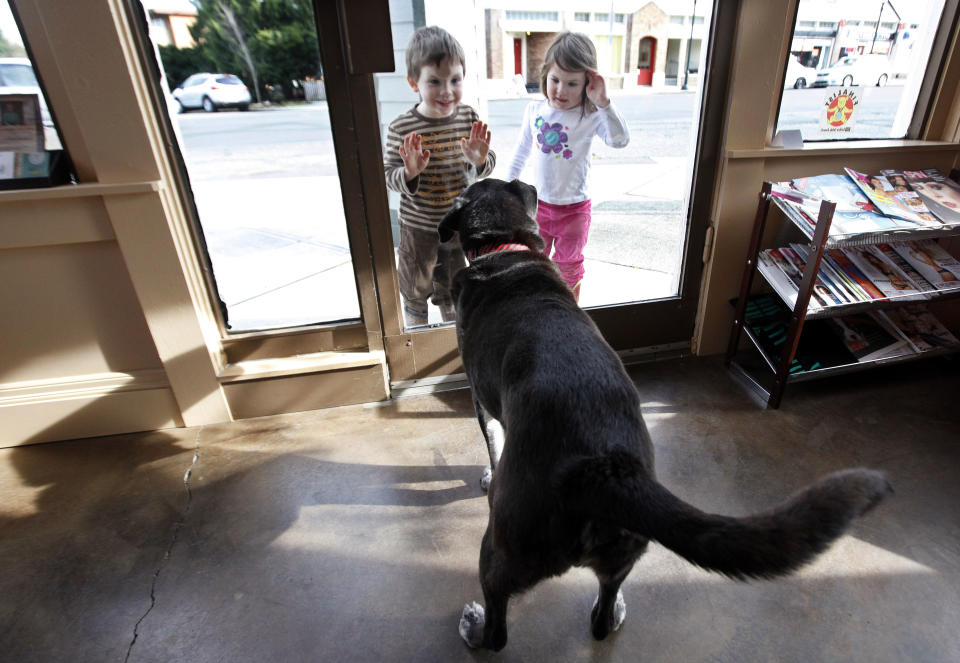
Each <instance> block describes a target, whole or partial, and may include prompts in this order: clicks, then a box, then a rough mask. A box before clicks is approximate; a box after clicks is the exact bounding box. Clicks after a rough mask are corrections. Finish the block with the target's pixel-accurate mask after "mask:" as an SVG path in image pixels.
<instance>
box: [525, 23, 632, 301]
mask: <svg viewBox="0 0 960 663" xmlns="http://www.w3.org/2000/svg"><path fill="white" fill-rule="evenodd" d="M540 89H541V91H543V92H544V95H545V97H546V98H545V99H543V100H541V101H533V102H531V103H530V104H529V105H528V106H527V108H526V110H525V111H524V114H523V124H522V125H521V126H520V142H519V144H518V145H517V150H516V152H514V155H513V161H512V162H511V163H510V171H509V177H508V179H511V180H512V179H516V178H517V177H519V175H520V173H521V171H522V170H523V166H524V164H526V162H527V158H528V157H529V156H530V152H531V149H532V151H533V154H534V160H535V166H536V175H535V178H534V184H535V186H536V187H537V197H538V198H539V207H538V209H537V223H538V224H539V225H540V236H541V237H543V241H544V243H545V244H546V248H545V249H544V252H545V253H546V254H547V255H548V256H551V257H552V258H553V260H554V262H556V263H557V266H558V267H559V268H560V272H561V273H562V274H563V278H564V280H565V281H566V282H567V283H568V284H569V285H570V288H571V289H572V290H573V294H574V297H576V298H577V300H578V301H579V298H580V282H581V281H582V280H583V247H584V246H585V245H586V243H587V234H588V232H589V230H590V195H589V193H588V191H587V175H588V174H589V172H590V145H591V143H592V142H593V137H594V136H600V138H601V139H603V142H604V143H606V144H607V145H609V146H610V147H626V145H627V143H629V142H630V133H629V131H628V130H627V125H626V123H625V122H624V121H623V117H622V116H621V115H620V113H619V112H617V109H616V108H615V107H614V105H613V102H612V101H610V99H609V98H608V97H607V87H606V83H605V82H604V80H603V77H602V76H601V75H600V74H598V73H597V52H596V50H595V49H594V47H593V42H591V41H590V38H589V37H587V36H586V35H583V34H580V33H575V32H564V33H562V34H560V35H559V36H558V37H557V38H556V39H555V40H554V42H553V43H552V44H551V45H550V48H549V49H547V54H546V57H545V59H544V62H543V67H542V68H541V70H540Z"/></svg>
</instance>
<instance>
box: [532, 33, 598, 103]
mask: <svg viewBox="0 0 960 663" xmlns="http://www.w3.org/2000/svg"><path fill="white" fill-rule="evenodd" d="M553 65H557V66H558V67H559V68H560V69H563V70H564V71H570V72H579V71H584V72H585V71H587V70H588V69H590V70H592V71H596V70H597V49H595V48H594V47H593V42H592V41H591V40H590V37H588V36H587V35H585V34H583V33H580V32H561V33H560V34H559V35H557V38H556V39H554V40H553V43H552V44H550V48H548V49H547V54H546V55H545V56H544V58H543V66H542V67H540V91H541V92H542V93H543V94H546V93H547V73H548V72H549V71H550V67H552V66H553ZM588 82H589V81H585V82H584V86H583V90H582V92H581V95H580V114H581V115H585V114H587V113H592V112H593V111H595V110H597V107H596V106H594V105H593V103H592V102H591V101H590V100H589V99H587V85H586V83H588Z"/></svg>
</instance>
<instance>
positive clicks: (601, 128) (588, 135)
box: [508, 99, 630, 205]
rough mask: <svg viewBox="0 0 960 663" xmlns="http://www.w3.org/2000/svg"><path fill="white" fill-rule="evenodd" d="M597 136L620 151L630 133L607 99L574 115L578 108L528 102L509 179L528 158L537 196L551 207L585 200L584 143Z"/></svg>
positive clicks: (586, 151)
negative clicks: (606, 103)
mask: <svg viewBox="0 0 960 663" xmlns="http://www.w3.org/2000/svg"><path fill="white" fill-rule="evenodd" d="M594 136H599V137H600V138H601V139H602V140H603V142H604V143H605V144H607V145H609V146H610V147H626V146H627V144H628V143H629V142H630V131H629V130H628V129H627V123H626V122H624V120H623V116H621V115H620V112H619V111H618V110H617V108H616V106H614V104H613V102H612V101H611V102H610V104H609V105H608V106H607V107H606V108H598V109H597V110H596V111H594V112H592V113H588V114H587V115H585V116H583V117H580V107H579V106H578V107H577V108H573V109H571V110H555V109H553V108H551V107H550V104H549V103H548V102H547V100H546V99H542V100H540V101H532V102H530V103H529V104H528V105H527V107H526V109H525V110H524V112H523V124H522V125H521V127H520V140H519V142H518V144H517V149H516V150H515V151H514V153H513V159H512V161H511V162H510V170H509V177H508V178H509V179H511V180H513V179H516V178H518V177H519V176H520V173H521V172H522V171H523V167H524V165H525V164H526V163H527V159H528V158H530V155H531V154H532V155H533V158H534V160H535V163H534V172H535V175H534V180H535V181H534V182H533V184H534V186H536V187H537V197H538V198H539V199H540V200H543V201H545V202H548V203H551V204H553V205H570V204H572V203H579V202H583V201H584V200H588V199H589V198H590V192H589V186H588V175H589V173H590V152H591V150H590V145H591V143H592V142H593V137H594Z"/></svg>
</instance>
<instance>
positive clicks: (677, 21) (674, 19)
mask: <svg viewBox="0 0 960 663" xmlns="http://www.w3.org/2000/svg"><path fill="white" fill-rule="evenodd" d="M670 22H671V23H672V24H674V25H683V24H684V22H685V17H684V16H676V15H674V16H671V17H670Z"/></svg>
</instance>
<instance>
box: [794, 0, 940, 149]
mask: <svg viewBox="0 0 960 663" xmlns="http://www.w3.org/2000/svg"><path fill="white" fill-rule="evenodd" d="M943 7H944V0H918V1H917V2H914V3H896V9H894V7H893V5H892V4H891V3H890V2H888V1H887V2H882V8H878V7H877V6H874V5H870V6H869V7H867V6H864V7H861V6H860V5H857V4H855V3H848V4H847V5H846V8H845V9H844V11H845V14H846V15H845V16H844V17H843V20H840V21H839V22H838V23H837V24H836V25H837V29H836V31H835V32H833V33H825V32H817V33H811V32H810V31H809V30H805V29H804V28H803V26H805V25H809V24H810V23H813V22H814V19H816V12H818V11H822V3H820V2H817V1H816V0H800V1H799V3H798V6H797V20H796V28H795V30H794V33H793V39H792V43H791V44H790V55H789V56H788V61H787V66H786V75H785V79H784V91H783V94H782V96H781V99H780V112H779V115H778V118H777V131H785V130H799V131H800V132H801V135H802V136H803V139H804V140H805V141H823V140H846V139H872V138H875V139H882V138H904V137H907V130H908V128H909V127H910V124H911V122H912V120H913V117H914V113H915V110H916V103H917V99H918V97H919V93H920V86H921V83H922V82H923V78H924V74H925V72H926V70H927V65H928V60H929V58H930V52H931V48H932V46H933V40H934V37H935V36H936V34H937V32H938V30H939V29H940V22H941V14H942V12H943ZM878 14H879V16H878ZM878 24H879V25H880V26H881V27H882V28H883V29H881V30H877V29H876V27H877V25H878ZM821 25H822V24H821ZM906 26H911V27H906ZM838 102H842V103H843V104H844V107H845V108H846V111H844V112H842V113H840V114H839V115H836V114H835V116H834V117H833V118H832V119H828V109H831V108H836V107H837V104H838Z"/></svg>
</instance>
